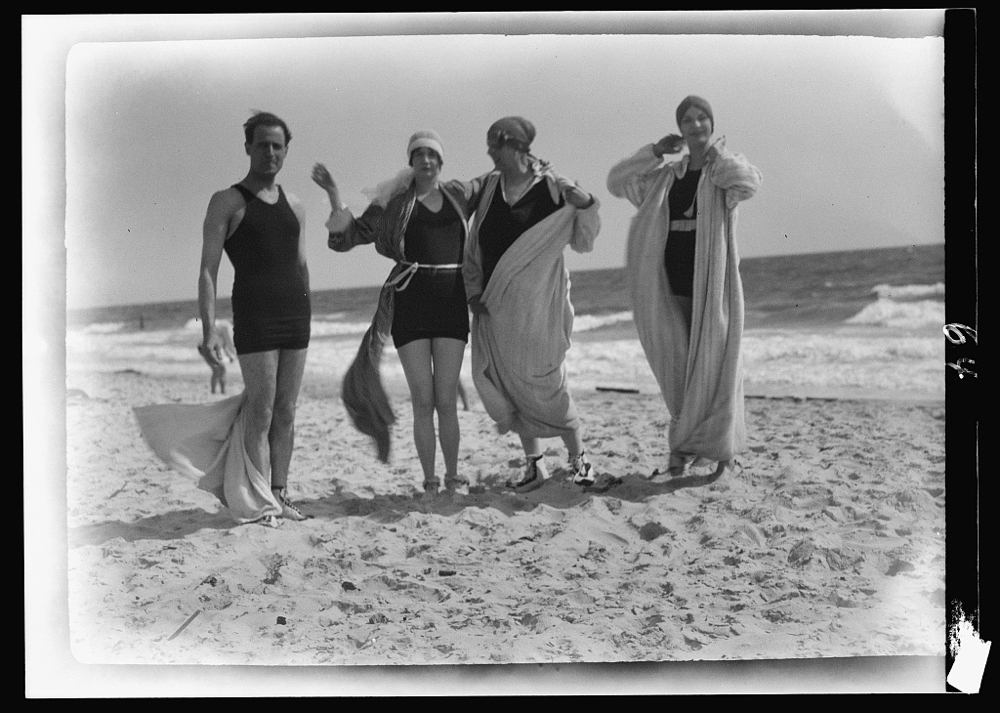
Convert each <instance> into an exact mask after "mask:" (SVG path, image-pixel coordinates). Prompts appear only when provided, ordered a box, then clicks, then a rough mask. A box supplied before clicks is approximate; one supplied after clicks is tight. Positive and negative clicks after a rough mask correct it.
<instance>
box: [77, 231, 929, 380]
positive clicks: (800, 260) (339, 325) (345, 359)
mask: <svg viewBox="0 0 1000 713" xmlns="http://www.w3.org/2000/svg"><path fill="white" fill-rule="evenodd" d="M740 272H741V276H742V279H743V286H744V295H745V298H746V322H745V330H744V341H743V356H744V369H745V384H746V390H747V393H748V394H755V393H759V394H769V395H775V394H777V395H802V396H817V395H819V396H826V395H829V396H852V397H853V396H858V397H860V396H865V397H872V396H875V397H877V396H889V397H894V398H900V397H902V398H906V397H912V398H943V396H944V383H945V369H946V365H945V339H944V335H943V332H942V328H943V326H944V324H945V310H944V297H945V288H944V246H943V245H931V246H914V247H904V248H881V249H875V250H863V251H847V252H832V253H813V254H805V255H787V256H780V257H765V258H751V259H744V260H743V261H742V262H741V265H740ZM571 279H572V288H571V295H572V301H573V305H574V308H575V311H576V319H575V323H574V335H575V337H574V344H573V347H572V348H571V350H570V353H569V355H568V356H567V366H568V369H569V374H570V379H571V386H572V387H573V388H574V389H581V388H584V389H590V388H596V387H600V386H606V387H615V388H629V389H638V390H639V391H656V384H655V380H654V379H653V376H652V372H651V371H650V370H649V367H648V364H647V363H646V360H645V357H644V355H643V353H642V348H641V346H640V345H639V343H638V339H637V338H636V335H635V330H634V326H633V325H632V314H631V306H630V303H629V298H628V294H627V285H626V282H625V276H624V274H623V271H622V270H621V269H608V270H588V271H580V272H574V273H573V274H572V276H571ZM378 292H379V287H378V286H375V287H364V288H352V289H343V290H322V291H317V292H315V293H314V294H313V327H312V330H313V331H312V334H313V339H312V342H311V346H310V356H309V375H310V378H314V379H329V380H331V382H339V378H340V376H341V375H342V374H343V371H344V370H346V368H347V366H348V365H349V363H350V361H351V359H353V357H354V353H355V351H356V350H357V344H358V340H359V339H360V337H361V335H362V334H363V333H364V331H365V329H367V327H368V324H369V322H370V319H371V316H372V314H373V313H374V309H375V305H376V302H377V299H378ZM218 312H219V316H220V318H223V319H225V318H228V317H229V315H230V314H231V313H230V307H229V303H228V300H226V299H223V300H220V304H219V309H218ZM66 336H67V339H66V348H67V371H68V374H69V376H70V380H71V381H72V376H73V374H75V373H80V372H82V371H86V370H90V371H95V370H96V371H111V370H122V369H134V370H136V371H140V372H142V373H147V374H150V375H161V376H169V375H170V374H188V373H191V374H197V373H201V372H202V371H204V370H205V366H204V364H203V363H202V362H201V360H200V358H199V357H198V355H197V353H196V352H195V349H194V347H195V346H196V345H197V343H198V341H199V339H200V336H201V333H200V325H199V323H198V307H197V302H196V300H189V301H183V302H169V303H159V304H142V305H121V306H116V307H105V308H97V309H89V310H78V311H73V312H70V313H69V314H68V315H67V335H66ZM235 368H236V367H235V366H234V369H235ZM465 370H466V372H467V373H466V376H467V377H468V370H469V359H468V358H467V359H466V363H465ZM383 373H384V375H385V377H386V379H387V380H392V379H400V380H402V379H403V377H402V369H401V367H400V366H399V364H398V359H396V358H395V353H394V350H393V349H392V348H391V345H390V347H389V349H387V354H386V363H385V367H384V372H383Z"/></svg>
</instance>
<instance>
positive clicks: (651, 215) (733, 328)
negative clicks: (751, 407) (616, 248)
mask: <svg viewBox="0 0 1000 713" xmlns="http://www.w3.org/2000/svg"><path fill="white" fill-rule="evenodd" d="M717 146H718V149H719V155H718V156H717V157H716V158H715V159H714V160H712V161H711V162H709V163H707V164H706V166H705V168H704V169H703V170H702V175H701V178H700V179H699V183H698V189H697V201H698V215H697V223H696V245H695V260H694V291H693V299H692V302H693V314H692V325H691V335H690V340H689V339H687V338H686V335H685V332H686V326H685V324H684V317H683V313H682V312H681V308H680V306H679V304H678V302H677V299H676V298H675V296H674V295H673V293H672V292H671V290H670V285H669V282H668V280H667V271H666V268H665V267H664V262H663V255H664V250H665V248H666V244H667V234H668V232H669V228H668V226H669V222H670V213H669V206H668V202H667V195H668V193H669V191H670V187H671V186H672V185H673V182H674V179H675V178H676V177H680V176H683V175H684V173H685V172H686V171H687V167H688V160H689V157H688V156H687V155H685V156H684V157H683V158H681V159H680V160H679V161H675V162H672V163H668V164H663V162H662V159H659V158H657V157H656V156H655V155H654V154H653V146H652V144H650V145H647V146H644V147H643V148H641V149H640V150H639V151H638V152H637V153H636V154H635V155H633V156H632V157H630V158H627V159H625V160H624V161H622V162H620V163H619V164H618V165H616V166H615V167H614V168H613V169H612V170H611V173H610V175H609V176H608V190H609V191H610V192H611V194H612V195H614V196H617V197H619V198H627V199H628V200H629V201H630V202H631V203H632V204H633V205H635V206H636V207H637V208H638V211H637V213H636V215H635V217H634V218H633V219H632V224H631V227H630V229H629V236H628V246H627V249H626V266H625V270H626V275H627V278H628V282H629V290H630V293H631V297H632V308H633V313H634V316H635V326H636V330H637V331H638V333H639V341H640V342H641V343H642V347H643V350H644V351H645V353H646V359H647V360H648V361H649V365H650V367H651V368H652V371H653V374H654V375H655V376H656V380H657V383H658V384H659V387H660V391H661V393H662V395H663V399H664V401H665V402H666V405H667V410H668V411H669V412H670V417H671V420H670V434H669V438H670V450H671V452H672V453H677V454H682V455H686V456H703V457H705V458H709V459H712V460H728V459H730V458H732V457H733V456H734V455H735V454H737V453H738V452H740V451H741V450H742V449H743V447H744V444H745V441H746V427H745V423H744V408H743V364H742V356H741V351H740V342H741V340H742V336H743V313H744V305H743V285H742V282H741V280H740V272H739V255H738V252H737V249H736V213H737V205H738V204H739V202H740V201H743V200H746V199H747V198H750V197H751V196H753V195H754V193H756V191H757V189H758V187H759V186H760V183H761V174H760V172H759V171H758V170H757V169H756V168H755V167H754V166H752V165H751V164H750V163H749V162H748V161H747V160H746V159H745V158H744V157H743V156H741V155H734V154H732V153H730V152H729V151H728V150H726V148H725V145H724V142H722V141H720V143H719V144H718V145H717Z"/></svg>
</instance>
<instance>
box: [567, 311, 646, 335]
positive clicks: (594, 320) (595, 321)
mask: <svg viewBox="0 0 1000 713" xmlns="http://www.w3.org/2000/svg"><path fill="white" fill-rule="evenodd" d="M631 321H632V313H631V312H615V313H613V314H578V315H575V316H574V317H573V331H574V332H587V331H590V330H592V329H598V328H600V327H606V326H608V325H609V324H618V323H619V322H631Z"/></svg>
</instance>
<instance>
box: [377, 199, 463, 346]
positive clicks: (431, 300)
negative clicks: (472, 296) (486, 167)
mask: <svg viewBox="0 0 1000 713" xmlns="http://www.w3.org/2000/svg"><path fill="white" fill-rule="evenodd" d="M463 240H464V231H463V228H462V218H461V217H460V216H459V215H458V213H457V212H456V211H455V207H454V206H453V205H452V204H451V201H450V200H448V199H447V198H445V199H444V204H443V205H442V206H441V210H439V211H438V212H436V213H435V212H434V211H432V210H431V209H430V208H428V207H427V206H425V205H424V204H423V203H421V202H420V201H416V204H415V205H414V206H413V211H412V212H411V213H410V220H409V222H407V224H406V234H405V236H404V237H403V241H404V242H403V253H404V254H405V255H406V259H407V261H409V262H414V263H419V264H420V266H421V267H420V269H418V270H417V271H416V272H415V273H413V275H412V276H410V278H409V282H406V280H405V279H404V281H403V282H402V283H401V284H405V285H406V287H405V288H404V289H402V290H397V291H396V294H395V296H394V299H393V311H392V341H393V343H394V344H395V346H396V348H397V349H398V348H399V347H402V346H404V345H406V344H408V343H410V342H413V341H416V340H418V339H436V338H439V337H447V338H450V339H458V340H459V341H462V342H467V341H468V340H469V308H468V305H467V304H466V299H465V281H464V279H463V278H462V270H461V268H448V267H445V268H438V269H435V268H433V267H425V266H431V265H461V264H462V258H463V252H464V251H463V248H464V246H463Z"/></svg>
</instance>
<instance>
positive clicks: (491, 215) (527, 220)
mask: <svg viewBox="0 0 1000 713" xmlns="http://www.w3.org/2000/svg"><path fill="white" fill-rule="evenodd" d="M562 206H563V198H562V196H560V197H559V202H558V203H554V202H553V201H552V195H551V194H550V193H549V186H548V183H546V182H545V181H544V180H542V181H539V182H538V183H536V184H535V185H533V186H532V187H531V188H529V189H528V190H527V191H526V192H525V194H524V195H523V196H521V197H520V198H519V199H518V201H517V202H516V203H514V205H510V204H508V203H507V201H506V200H504V197H503V191H502V189H501V187H500V184H499V183H498V184H497V187H496V190H495V191H493V202H492V203H491V204H490V208H489V211H487V213H486V216H485V217H484V218H483V222H482V224H480V226H479V250H480V252H481V253H482V256H483V259H482V263H483V289H486V285H488V284H489V281H490V276H492V275H493V271H494V270H495V269H496V266H497V263H499V262H500V258H502V257H503V254H504V253H505V252H507V249H508V248H509V247H510V246H511V245H513V244H514V241H515V240H517V239H518V238H519V237H521V236H522V235H523V234H524V233H526V232H527V231H528V230H529V229H530V228H532V227H533V226H534V225H535V224H536V223H540V222H542V221H543V220H545V219H546V218H548V217H549V216H550V215H552V214H553V213H555V212H556V211H557V210H559V209H560V208H561V207H562Z"/></svg>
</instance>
